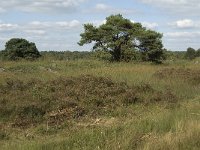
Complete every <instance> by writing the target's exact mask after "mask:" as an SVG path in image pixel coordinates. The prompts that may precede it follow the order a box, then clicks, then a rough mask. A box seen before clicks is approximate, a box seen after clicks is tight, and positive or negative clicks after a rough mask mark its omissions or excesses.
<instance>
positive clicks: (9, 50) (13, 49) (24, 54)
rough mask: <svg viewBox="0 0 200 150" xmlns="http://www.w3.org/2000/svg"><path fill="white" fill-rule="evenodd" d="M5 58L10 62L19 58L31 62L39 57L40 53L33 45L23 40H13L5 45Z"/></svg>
mask: <svg viewBox="0 0 200 150" xmlns="http://www.w3.org/2000/svg"><path fill="white" fill-rule="evenodd" d="M5 56H6V57H7V58H8V59H10V60H18V59H21V58H24V59H28V60H32V59H36V58H38V57H40V53H39V51H38V49H37V48H36V45H35V43H32V42H29V41H27V40H25V39H19V38H13V39H10V40H9V41H8V42H7V43H6V45H5Z"/></svg>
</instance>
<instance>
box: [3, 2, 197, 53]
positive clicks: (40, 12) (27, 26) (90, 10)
mask: <svg viewBox="0 0 200 150" xmlns="http://www.w3.org/2000/svg"><path fill="white" fill-rule="evenodd" d="M119 13H120V14H122V15H123V16H124V17H126V18H128V19H130V20H132V21H134V22H141V23H142V24H143V25H144V26H146V27H147V28H150V29H153V30H156V31H158V32H161V33H163V35H164V37H163V44H164V47H165V48H167V49H169V50H186V48H187V47H193V48H196V49H197V48H200V0H0V49H4V45H5V42H6V41H7V40H9V39H10V38H14V37H15V38H26V39H27V40H29V41H32V42H35V43H36V45H37V47H38V49H39V50H40V51H42V50H57V51H61V50H62V51H64V50H78V51H82V50H90V49H91V46H84V47H80V46H78V45H77V42H78V41H79V40H80V36H79V34H80V33H81V32H82V31H83V26H82V25H83V24H84V23H93V24H94V25H97V26H98V25H100V24H102V23H103V22H104V20H105V18H106V17H107V16H109V15H111V14H119Z"/></svg>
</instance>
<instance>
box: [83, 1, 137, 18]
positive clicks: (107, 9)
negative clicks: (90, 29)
mask: <svg viewBox="0 0 200 150" xmlns="http://www.w3.org/2000/svg"><path fill="white" fill-rule="evenodd" d="M85 12H86V13H106V14H109V15H110V14H123V15H127V14H134V13H138V12H137V11H136V10H134V9H122V8H120V9H119V8H114V7H112V6H109V5H106V4H103V3H98V4H96V5H95V7H94V8H92V9H89V10H86V11H85Z"/></svg>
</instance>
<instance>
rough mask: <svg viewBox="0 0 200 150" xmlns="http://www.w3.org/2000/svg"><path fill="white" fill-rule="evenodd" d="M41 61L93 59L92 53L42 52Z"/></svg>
mask: <svg viewBox="0 0 200 150" xmlns="http://www.w3.org/2000/svg"><path fill="white" fill-rule="evenodd" d="M40 54H41V55H42V57H41V59H45V60H46V59H51V60H77V59H90V58H92V57H93V52H89V51H73V52H72V51H61V52H59V51H42V52H40Z"/></svg>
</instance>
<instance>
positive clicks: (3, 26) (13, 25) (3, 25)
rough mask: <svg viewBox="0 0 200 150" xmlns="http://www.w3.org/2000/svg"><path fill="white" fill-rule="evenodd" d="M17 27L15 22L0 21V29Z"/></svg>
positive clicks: (6, 29) (8, 29)
mask: <svg viewBox="0 0 200 150" xmlns="http://www.w3.org/2000/svg"><path fill="white" fill-rule="evenodd" d="M17 27H18V25H17V24H10V23H0V31H10V30H14V29H16V28H17Z"/></svg>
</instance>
